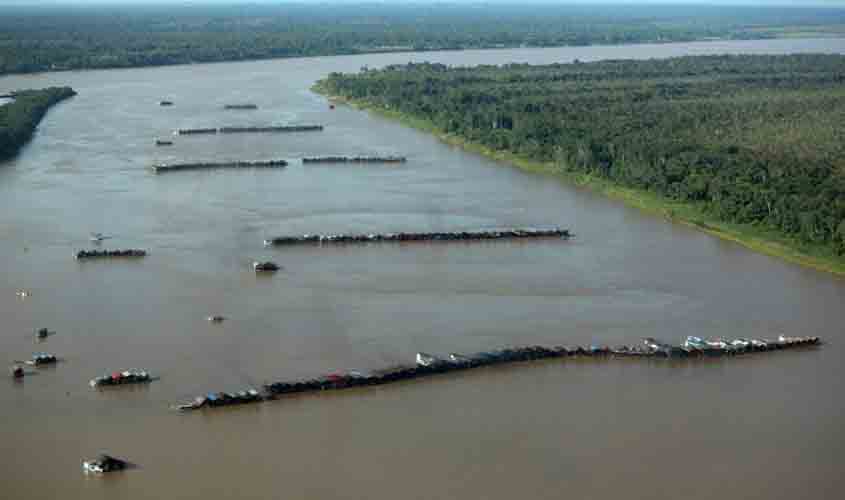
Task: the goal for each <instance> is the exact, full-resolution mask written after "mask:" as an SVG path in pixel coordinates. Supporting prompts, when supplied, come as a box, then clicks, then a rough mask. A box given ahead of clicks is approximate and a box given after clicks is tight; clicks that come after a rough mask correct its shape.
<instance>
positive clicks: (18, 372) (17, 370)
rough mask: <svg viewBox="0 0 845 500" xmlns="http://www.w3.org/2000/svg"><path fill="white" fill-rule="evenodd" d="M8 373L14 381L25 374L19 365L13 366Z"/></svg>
mask: <svg viewBox="0 0 845 500" xmlns="http://www.w3.org/2000/svg"><path fill="white" fill-rule="evenodd" d="M9 372H10V373H11V375H12V378H15V379H20V378H23V376H24V374H25V373H24V371H23V366H21V365H13V366H12V367H11V368H10V369H9Z"/></svg>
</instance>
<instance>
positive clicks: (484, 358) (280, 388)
mask: <svg viewBox="0 0 845 500" xmlns="http://www.w3.org/2000/svg"><path fill="white" fill-rule="evenodd" d="M820 343H821V340H820V339H819V338H818V337H786V336H780V337H779V338H778V339H777V340H758V339H735V340H730V341H728V340H721V339H720V340H714V341H706V340H703V339H700V338H698V337H688V338H687V339H686V341H685V342H684V343H683V344H681V345H678V346H675V345H669V344H665V343H662V342H659V341H657V340H655V339H652V338H647V339H644V341H643V344H642V345H637V346H621V347H615V348H611V347H607V346H589V347H564V346H559V347H542V346H530V347H517V348H508V349H501V350H497V351H488V352H481V353H478V354H472V355H466V356H465V355H460V354H449V355H448V356H447V357H443V358H441V357H437V356H433V355H431V354H426V353H422V352H420V353H417V356H416V364H415V365H414V366H402V367H397V368H392V369H387V370H381V371H374V372H370V373H363V372H360V371H355V370H353V371H348V372H344V373H332V374H329V375H326V376H324V377H319V378H314V379H305V380H296V381H289V382H274V383H270V384H265V385H264V386H263V388H262V389H261V390H257V389H254V388H247V389H244V390H241V391H237V392H213V393H209V394H207V395H205V396H199V397H196V398H194V400H193V401H190V402H188V403H183V404H179V405H177V406H175V407H174V408H175V409H177V410H180V411H190V410H199V409H201V408H217V407H222V406H234V405H240V404H248V403H258V402H262V401H269V400H273V399H276V398H278V397H279V396H283V395H286V394H297V393H307V392H320V391H327V390H341V389H348V388H353V387H365V386H378V385H385V384H390V383H394V382H400V381H403V380H410V379H417V378H423V377H427V376H432V375H437V374H441V373H447V372H453V371H459V370H469V369H472V368H479V367H482V366H490V365H499V364H506V363H517V362H526V361H537V360H544V359H552V358H570V357H573V358H574V357H579V358H603V359H628V358H640V359H655V358H664V359H667V358H672V359H675V358H677V359H691V358H695V359H697V358H704V357H720V356H735V355H740V354H748V353H756V352H765V351H774V350H781V349H790V348H797V347H807V346H814V345H819V344H820Z"/></svg>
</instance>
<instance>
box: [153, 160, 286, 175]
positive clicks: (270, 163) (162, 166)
mask: <svg viewBox="0 0 845 500" xmlns="http://www.w3.org/2000/svg"><path fill="white" fill-rule="evenodd" d="M287 165H288V162H286V161H285V160H266V161H215V162H208V161H206V162H190V163H159V164H157V165H153V166H152V169H153V171H154V172H155V173H157V174H163V173H165V172H175V171H177V170H201V169H210V168H283V167H286V166H287Z"/></svg>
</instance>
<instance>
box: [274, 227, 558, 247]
mask: <svg viewBox="0 0 845 500" xmlns="http://www.w3.org/2000/svg"><path fill="white" fill-rule="evenodd" d="M570 237H572V233H570V232H569V230H568V229H560V228H552V229H532V228H526V229H503V230H498V231H454V232H432V233H381V234H373V233H371V234H303V235H302V236H280V237H277V238H273V239H270V240H264V244H265V245H267V246H271V245H276V246H284V245H300V244H306V243H367V242H382V241H384V242H391V241H475V240H510V239H524V238H525V239H527V238H570Z"/></svg>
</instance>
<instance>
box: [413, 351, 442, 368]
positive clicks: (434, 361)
mask: <svg viewBox="0 0 845 500" xmlns="http://www.w3.org/2000/svg"><path fill="white" fill-rule="evenodd" d="M445 363H446V361H444V360H442V359H440V358H438V357H437V356H432V355H431V354H426V353H424V352H418V353H417V365H418V366H425V367H434V366H441V365H443V364H445Z"/></svg>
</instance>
